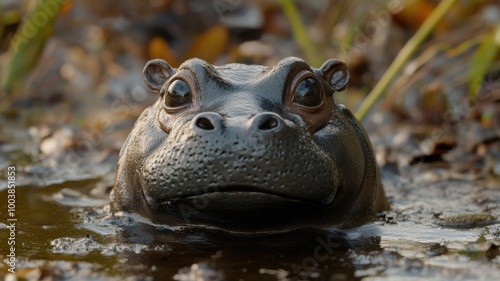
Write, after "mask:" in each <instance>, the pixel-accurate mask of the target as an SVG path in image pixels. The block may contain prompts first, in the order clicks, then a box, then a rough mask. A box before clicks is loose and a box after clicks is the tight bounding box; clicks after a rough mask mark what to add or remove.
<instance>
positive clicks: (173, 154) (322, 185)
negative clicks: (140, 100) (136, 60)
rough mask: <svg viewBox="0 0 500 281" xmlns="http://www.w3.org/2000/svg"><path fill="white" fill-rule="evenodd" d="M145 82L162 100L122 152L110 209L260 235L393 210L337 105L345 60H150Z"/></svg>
mask: <svg viewBox="0 0 500 281" xmlns="http://www.w3.org/2000/svg"><path fill="white" fill-rule="evenodd" d="M143 75H144V82H145V84H146V85H147V86H148V88H149V89H151V90H152V91H154V92H156V93H157V94H158V95H159V98H158V100H157V102H156V103H155V104H153V105H152V106H150V107H149V108H147V109H146V110H145V111H144V112H143V113H142V115H141V117H140V118H139V120H138V121H137V122H136V124H135V126H134V129H133V131H132V132H131V134H130V135H129V137H128V139H127V140H126V142H125V144H124V146H123V148H122V150H121V152H120V156H119V160H118V170H117V175H116V183H115V187H114V189H113V191H112V194H111V208H112V210H113V211H114V212H117V211H123V212H126V213H138V214H139V215H141V216H143V217H145V218H146V219H148V220H150V221H151V222H153V223H156V224H166V225H171V226H193V227H194V226H202V227H215V228H222V229H226V230H229V231H251V232H254V231H282V230H290V229H296V228H300V227H322V228H323V227H331V226H340V227H349V226H354V225H359V224H361V223H364V222H366V221H368V220H370V219H371V218H373V216H374V214H375V213H376V212H377V211H380V210H383V209H386V208H387V207H388V205H387V202H386V199H385V195H384V192H383V189H382V186H381V184H380V180H379V175H378V171H377V166H376V162H375V158H374V154H373V150H372V148H371V144H370V142H369V140H368V138H367V136H366V134H365V132H364V130H363V129H362V127H361V125H360V124H359V123H358V121H357V120H356V119H355V118H354V117H353V116H352V114H351V112H350V111H349V110H348V109H346V108H345V107H344V106H343V105H341V104H338V103H337V102H336V101H335V99H334V97H333V94H334V92H336V91H340V90H343V89H344V88H345V87H346V86H347V84H348V82H349V71H348V69H347V66H346V65H345V64H344V63H343V62H341V61H338V60H334V59H332V60H328V61H326V62H325V63H324V64H323V66H321V68H319V69H314V68H311V67H310V66H309V65H308V64H306V63H305V62H304V61H303V60H301V59H299V58H294V57H290V58H286V59H283V60H282V61H280V62H279V63H278V64H277V65H276V66H274V67H271V68H269V67H265V66H259V65H243V64H227V65H223V66H213V65H211V64H208V63H207V62H205V61H203V60H200V59H191V60H188V61H186V62H184V63H183V64H182V65H181V66H180V67H179V68H178V69H174V68H172V67H171V66H170V65H169V64H167V63H166V62H165V61H163V60H152V61H150V62H148V63H147V65H146V66H145V68H144V72H143Z"/></svg>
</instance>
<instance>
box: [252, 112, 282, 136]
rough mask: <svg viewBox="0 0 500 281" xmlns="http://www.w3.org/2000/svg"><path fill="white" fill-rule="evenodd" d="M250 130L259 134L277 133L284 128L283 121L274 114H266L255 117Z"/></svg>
mask: <svg viewBox="0 0 500 281" xmlns="http://www.w3.org/2000/svg"><path fill="white" fill-rule="evenodd" d="M250 123H251V125H250V128H251V130H254V131H259V132H277V131H279V130H280V129H281V128H282V127H283V119H281V117H280V116H279V115H278V114H276V113H272V112H264V113H260V114H257V115H255V116H254V117H253V118H252V119H251V120H250Z"/></svg>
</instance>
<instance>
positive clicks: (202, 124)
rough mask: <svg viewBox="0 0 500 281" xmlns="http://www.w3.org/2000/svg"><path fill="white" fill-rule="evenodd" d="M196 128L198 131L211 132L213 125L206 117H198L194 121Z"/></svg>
mask: <svg viewBox="0 0 500 281" xmlns="http://www.w3.org/2000/svg"><path fill="white" fill-rule="evenodd" d="M196 126H197V127H198V128H200V129H203V130H207V131H211V130H213V129H215V126H214V124H213V123H212V121H211V120H210V119H208V118H206V117H200V118H198V120H196Z"/></svg>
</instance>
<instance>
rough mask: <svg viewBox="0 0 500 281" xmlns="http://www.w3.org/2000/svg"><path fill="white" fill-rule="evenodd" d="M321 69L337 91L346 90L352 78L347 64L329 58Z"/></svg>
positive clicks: (324, 76) (322, 73)
mask: <svg viewBox="0 0 500 281" xmlns="http://www.w3.org/2000/svg"><path fill="white" fill-rule="evenodd" d="M319 71H320V73H321V75H322V76H323V78H324V79H325V80H326V81H327V82H328V84H330V86H332V88H333V89H334V90H335V91H336V92H338V91H342V90H344V89H345V88H346V87H347V84H349V80H350V79H351V75H350V74H349V69H348V68H347V65H346V64H345V63H343V62H341V61H339V60H336V59H331V60H327V61H326V62H325V63H324V64H323V65H322V66H321V68H320V69H319Z"/></svg>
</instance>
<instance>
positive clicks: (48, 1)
mask: <svg viewBox="0 0 500 281" xmlns="http://www.w3.org/2000/svg"><path fill="white" fill-rule="evenodd" d="M64 2H65V1H63V0H40V1H38V3H37V5H36V6H35V8H34V9H33V11H31V12H30V13H29V15H28V16H27V17H26V18H25V20H23V22H22V23H21V25H20V26H19V28H18V30H17V32H16V34H15V35H14V37H13V38H12V40H11V44H10V46H9V50H8V59H7V62H6V64H5V68H4V69H3V70H2V76H1V77H0V87H1V89H2V90H3V95H6V97H4V98H7V99H6V100H7V101H9V100H13V99H14V98H15V94H16V91H17V90H18V89H19V88H20V87H21V86H22V84H23V82H24V80H25V78H26V76H27V75H28V73H29V71H30V70H31V69H32V68H33V66H34V65H35V64H36V62H37V60H38V57H39V56H40V53H41V52H42V50H43V47H44V45H45V41H46V40H47V38H48V37H49V36H50V35H51V34H52V31H53V28H54V19H55V17H56V16H57V14H58V13H59V11H60V8H61V6H62V5H63V3H64ZM2 99H3V98H2ZM4 106H5V104H4Z"/></svg>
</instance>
